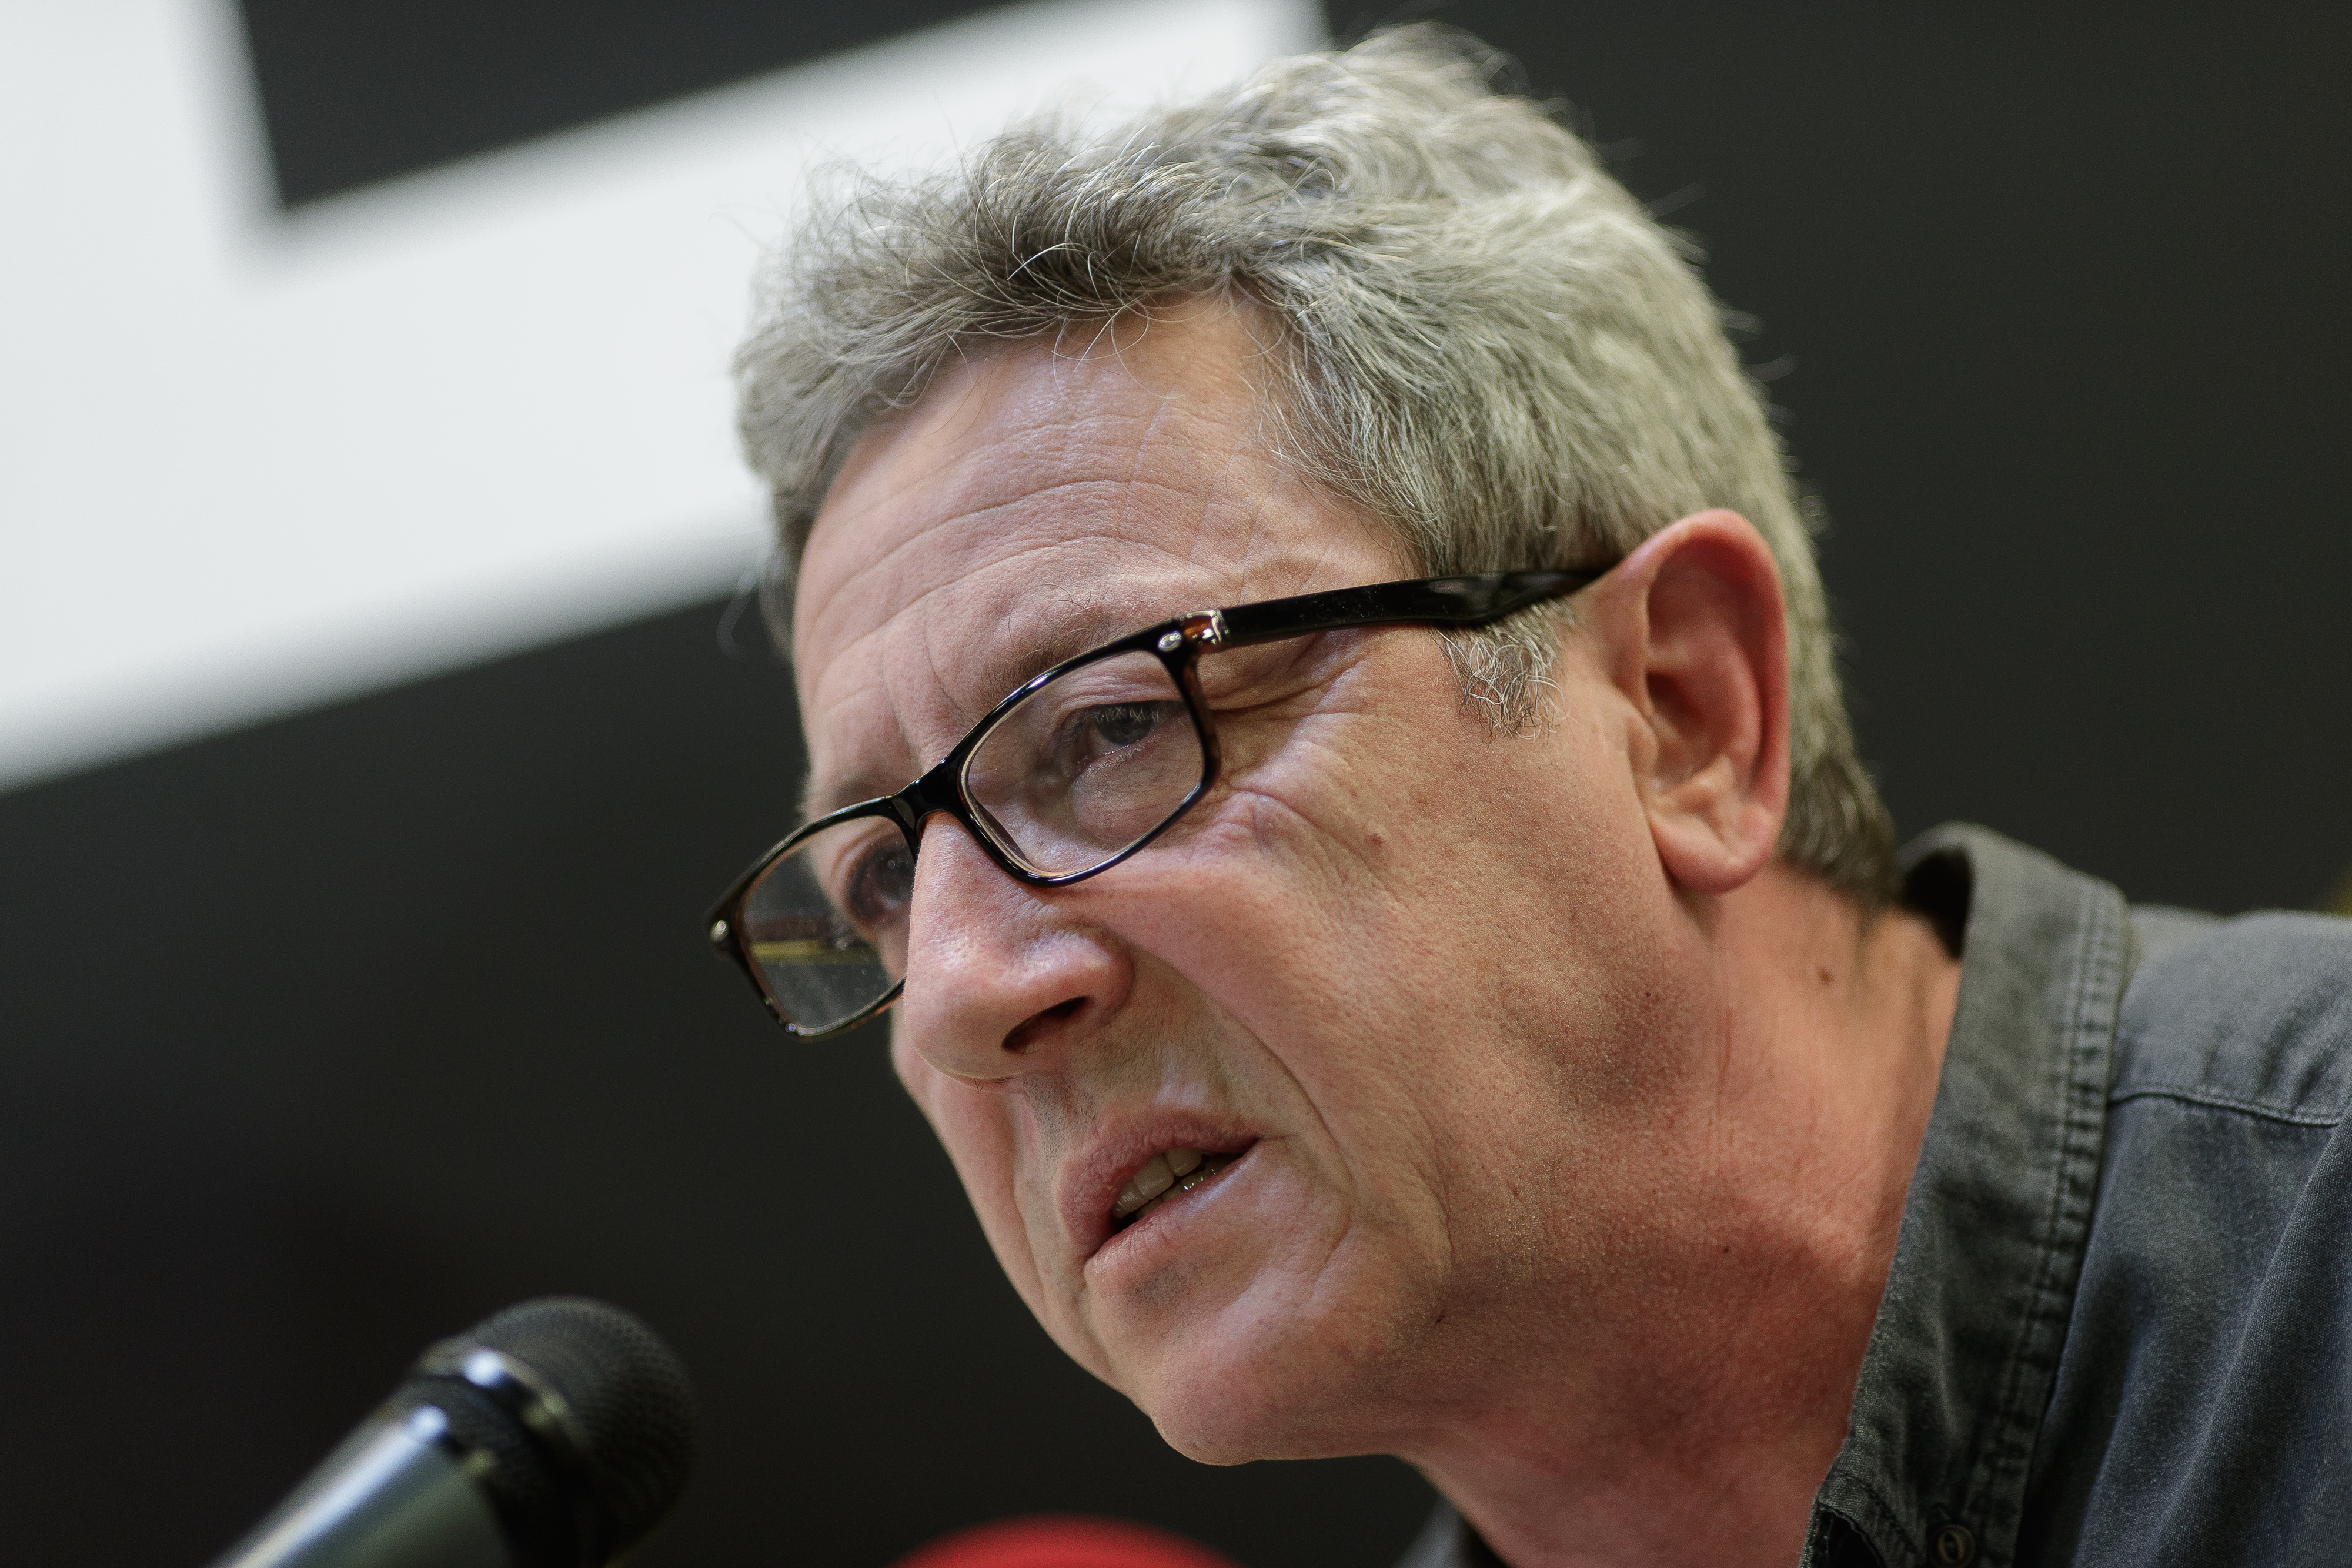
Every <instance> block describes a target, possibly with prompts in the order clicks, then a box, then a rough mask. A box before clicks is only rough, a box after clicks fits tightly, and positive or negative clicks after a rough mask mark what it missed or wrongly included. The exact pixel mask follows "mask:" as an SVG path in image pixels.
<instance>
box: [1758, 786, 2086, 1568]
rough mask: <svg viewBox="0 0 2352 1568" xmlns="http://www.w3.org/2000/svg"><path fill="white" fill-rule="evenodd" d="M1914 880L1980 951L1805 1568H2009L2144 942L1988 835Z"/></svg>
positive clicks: (1968, 955)
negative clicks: (1868, 1564) (2125, 997)
mask: <svg viewBox="0 0 2352 1568" xmlns="http://www.w3.org/2000/svg"><path fill="white" fill-rule="evenodd" d="M1903 868H1904V885H1905V891H1906V902H1908V903H1910V904H1913V905H1914V906H1915V907H1917V908H1919V909H1920V910H1921V912H1922V913H1924V914H1927V915H1928V916H1929V918H1931V919H1935V920H1937V921H1938V923H1939V925H1940V927H1941V928H1942V929H1944V930H1945V931H1946V932H1947V933H1948V934H1949V933H1951V932H1953V931H1955V930H1959V931H1963V932H1964V936H1963V946H1962V950H1961V951H1962V959H1963V962H1962V967H1961V971H1960V988H1959V998H1958V1005H1957V1007H1956V1009H1955V1010H1954V1013H1953V1018H1952V1031H1951V1037H1950V1040H1949V1043H1948V1046H1947V1047H1946V1051H1945V1058H1944V1071H1943V1077H1942V1080H1941V1082H1940V1083H1939V1084H1938V1086H1937V1092H1936V1105H1935V1110H1934V1113H1933V1114H1932V1115H1931V1116H1930V1118H1929V1120H1928V1124H1927V1138H1926V1141H1925V1143H1924V1144H1923V1145H1922V1146H1921V1149H1920V1152H1919V1164H1918V1166H1917V1168H1916V1171H1915V1172H1914V1174H1913V1176H1912V1179H1911V1190H1910V1195H1909V1197H1908V1198H1907V1199H1906V1202H1905V1205H1904V1210H1903V1225H1902V1228H1901V1231H1900V1232H1899V1234H1898V1236H1897V1238H1896V1240H1895V1261H1894V1266H1893V1268H1892V1270H1890V1271H1889V1274H1888V1277H1887V1281H1886V1293H1885V1297H1884V1298H1883V1299H1882V1300H1881V1301H1880V1303H1879V1309H1878V1321H1877V1322H1876V1325H1875V1326H1874V1328H1873V1330H1872V1331H1871V1337H1870V1344H1869V1348H1868V1350H1867V1351H1866V1353H1865V1354H1864V1359H1863V1366H1862V1376H1861V1381H1860V1383H1859V1384H1858V1385H1857V1386H1856V1388H1855V1391H1854V1399H1853V1416H1852V1420H1851V1423H1850V1425H1849V1427H1848V1431H1847V1437H1846V1441H1845V1445H1844V1447H1843V1448H1842V1449H1841V1450H1840V1451H1839V1454H1838V1457H1837V1459H1836V1461H1835V1462H1834V1463H1833V1464H1832V1466H1831V1467H1830V1472H1829V1475H1828V1478H1827V1479H1825V1480H1824V1481H1823V1482H1822V1488H1821V1491H1820V1492H1819V1494H1818V1495H1817V1497H1816V1499H1815V1502H1814V1510H1813V1528H1812V1531H1811V1537H1810V1538H1809V1540H1808V1542H1807V1544H1806V1549H1805V1557H1804V1562H1805V1563H1807V1564H1808V1565H1817V1568H1831V1565H1832V1564H1838V1563H1843V1562H1847V1561H1851V1560H1853V1544H1854V1542H1853V1538H1854V1537H1857V1536H1858V1537H1859V1538H1860V1540H1861V1541H1862V1542H1866V1543H1867V1544H1868V1546H1869V1547H1870V1548H1871V1549H1872V1550H1873V1551H1874V1552H1875V1553H1876V1555H1877V1557H1878V1559H1879V1561H1880V1562H1881V1563H1884V1564H1885V1568H1926V1565H1928V1564H1935V1565H1937V1568H1946V1565H1949V1568H1962V1565H1975V1568H2006V1565H2007V1564H2008V1563H2010V1562H2011V1558H2012V1556H2013V1555H2014V1552H2015V1548H2016V1542H2017V1529H2018V1519H2019V1514H2020V1512H2021V1508H2022V1505H2023V1498H2024V1490H2025V1479H2026V1469H2027V1466H2028V1465H2029V1463H2030V1462H2031V1460H2032V1456H2033V1445H2034V1440H2035V1438H2036V1437H2037V1436H2038V1434H2039V1433H2040V1430H2041V1426H2042V1412H2043V1410H2044V1409H2045V1408H2046V1407H2047V1406H2048V1405H2049V1402H2050V1391H2051V1386H2052V1382H2053V1378H2054V1377H2055V1375H2056V1373H2057V1367H2058V1356H2059V1352H2060V1350H2061V1349H2062V1347H2063V1343H2064V1341H2065V1334H2066V1322H2067V1318H2068V1316H2069V1314H2070V1313H2071V1312H2072V1311H2073V1307H2074V1284H2075V1281H2076V1279H2077V1277H2078V1276H2079V1274H2080V1272H2081V1269H2082V1259H2083V1249H2084V1241H2085V1240H2086V1239H2087V1237H2088V1234H2089V1230H2090V1221H2091V1204H2092V1199H2093V1197H2094V1196H2095V1189H2096V1186H2097V1181H2098V1171H2099V1153H2100V1145H2101V1144H2102V1142H2103V1140H2104V1138H2105V1128H2106V1091H2107V1082H2108V1078H2109V1073H2110V1071H2111V1062H2112V1057H2113V1047H2114V1041H2115V1030H2116V1010H2117V1008H2118V1006H2119V1005H2120V1002H2121V999H2122V994H2123V988H2124V983H2125V981H2126V978H2127V977H2128V974H2129V968H2130V963H2131V956H2132V937H2131V925H2130V921H2129V918H2128V915H2127V912H2126V907H2125V904H2124V901H2123V896H2122V894H2119V893H2117V892H2116V890H2115V889H2114V888H2113V887H2110V886H2108V885H2107V884H2106V883H2103V882H2099V881H2097V880H2096V879H2095V878H2092V877H2087V876H2084V875H2082V874H2081V873H2076V872H2073V871H2069V870H2067V869H2066V868H2065V867H2064V866H2062V865H2060V864H2059V863H2058V862H2055V861H2053V860H2051V859H2050V858H2049V857H2047V856H2045V855H2042V854H2039V853H2037V852H2034V851H2032V850H2029V849H2026V848H2024V847H2023V846H2021V845H2019V844H2015V843H2012V842H2011V841H2008V840H2006V839H2004V838H2001V837H2000V836H1999V835H1998V834H1995V833H1991V832H1989V831H1985V830H1984V829H1981V828H1970V827H1962V826H1953V827H1945V828H1939V829H1937V830H1936V831H1933V832H1931V833H1928V834H1927V835H1926V836H1925V837H1923V838H1921V839H1919V840H1918V841H1916V842H1915V843H1913V844H1912V845H1911V846H1910V847H1909V848H1908V849H1906V851H1905V852H1904V855H1903ZM1963 911H1964V912H1965V914H1964V915H1963V913H1962V912H1963ZM1963 920H1964V922H1965V924H1964V925H1963Z"/></svg>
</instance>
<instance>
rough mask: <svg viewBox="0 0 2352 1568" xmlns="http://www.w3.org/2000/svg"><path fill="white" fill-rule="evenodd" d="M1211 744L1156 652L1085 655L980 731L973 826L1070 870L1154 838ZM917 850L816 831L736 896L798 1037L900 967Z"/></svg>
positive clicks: (1033, 862) (887, 836) (1189, 789)
mask: <svg viewBox="0 0 2352 1568" xmlns="http://www.w3.org/2000/svg"><path fill="white" fill-rule="evenodd" d="M1207 772H1208V762H1207V752H1206V750H1205V748H1204V747H1202V742H1201V735H1200V731H1199V729H1198V728H1196V727H1195V726H1194V725H1193V722H1192V711H1191V709H1190V708H1189V707H1187V706H1186V705H1185V702H1184V697H1183V694H1182V693H1181V691H1180V690H1178V688H1177V685H1176V683H1175V681H1174V680H1173V679H1172V678H1171V676H1170V674H1169V673H1168V670H1167V667H1166V666H1165V665H1164V664H1161V663H1160V660H1159V659H1158V658H1157V657H1156V656H1154V655H1153V654H1150V653H1119V654H1115V655H1113V656H1111V657H1109V658H1107V659H1097V660H1095V661H1093V662H1092V663H1090V664H1082V665H1080V666H1078V667H1077V668H1076V669H1075V670H1072V671H1070V672H1069V673H1068V674H1065V675H1062V676H1060V677H1058V678H1056V679H1055V680H1053V681H1049V682H1047V683H1046V684H1045V685H1043V686H1041V687H1039V688H1038V689H1037V690H1036V691H1034V692H1032V693H1031V694H1029V695H1028V696H1027V697H1026V698H1025V699H1024V700H1023V701H1022V702H1020V703H1019V704H1017V705H1016V706H1013V707H1012V708H1010V709H1008V710H1007V711H1006V712H1005V713H1004V714H1003V715H1002V716H1000V717H999V718H998V720H997V722H996V723H995V724H994V725H993V726H992V727H991V728H990V729H989V730H988V732H987V733H986V734H985V735H984V736H982V738H981V740H980V743H979V745H978V746H977V747H974V748H973V750H972V752H971V756H970V758H968V760H967V762H966V764H965V768H964V773H963V785H964V794H965V798H966V800H968V801H969V803H970V804H971V808H972V815H973V817H974V819H975V820H976V821H977V822H978V824H979V826H980V828H981V831H983V832H985V833H987V834H988V836H989V837H990V838H991V839H992V840H993V841H995V843H996V846H997V847H998V848H999V849H1000V850H1001V851H1003V852H1004V854H1005V855H1006V856H1007V857H1009V858H1010V859H1012V860H1013V861H1014V862H1016V863H1018V864H1020V865H1021V866H1023V867H1024V868H1025V869H1027V870H1028V871H1030V872H1031V873H1034V874H1036V875H1040V876H1071V875H1076V873H1081V872H1087V871H1091V870H1093V869H1095V868H1096V867H1097V866H1099V865H1101V864H1103V863H1104V862H1107V861H1110V860H1113V859H1116V858H1117V857H1118V855H1120V854H1122V853H1124V852H1126V851H1127V850H1129V849H1130V848H1132V847H1133V846H1134V845H1136V844H1137V843H1139V842H1140V841H1142V840H1144V839H1147V838H1149V837H1150V836H1151V835H1152V834H1153V833H1154V832H1156V831H1159V829H1160V827H1161V826H1163V825H1164V824H1165V823H1166V822H1167V821H1169V820H1170V819H1171V818H1172V817H1173V816H1174V815H1175V814H1176V813H1177V812H1178V811H1180V810H1182V809H1183V807H1184V804H1185V802H1186V801H1187V800H1190V799H1191V797H1192V793H1193V791H1194V790H1195V789H1198V788H1199V787H1200V785H1201V783H1202V780H1203V779H1204V778H1205V776H1206V774H1207ZM914 872H915V865H914V855H913V853H912V852H911V850H910V849H909V847H908V843H907V841H906V837H905V835H904V834H903V833H901V832H900V831H899V830H898V824H897V822H896V821H892V820H891V819H889V818H887V817H859V818H854V819H852V820H851V821H846V822H842V823H837V824H835V826H833V827H830V828H826V829H824V830H821V831H818V832H816V833H814V834H812V835H810V837H809V838H807V839H806V840H803V841H802V842H801V843H799V844H797V845H795V846H794V847H793V850H792V852H790V853H788V854H786V855H784V856H783V857H782V858H781V859H779V860H778V861H777V862H775V863H774V864H773V865H772V866H770V867H769V868H768V870H767V871H766V872H764V873H761V876H760V877H759V879H758V880H757V881H755V882H754V883H752V884H751V888H750V890H749V891H748V892H746V893H745V894H744V896H743V902H742V905H741V916H740V921H739V923H738V924H739V926H740V939H741V940H742V941H743V943H744V944H745V946H746V948H747V949H748V951H749V952H750V954H751V961H752V966H753V967H754V968H755V969H756V970H757V971H758V974H759V976H760V980H761V985H762V986H763V987H764V988H766V990H767V993H768V996H769V998H770V999H771V1000H772V1001H773V1002H774V1003H775V1004H776V1007H777V1009H778V1010H779V1011H781V1012H782V1014H783V1015H784V1016H785V1017H786V1018H787V1019H790V1020H791V1021H792V1022H793V1025H794V1026H795V1027H797V1028H798V1029H799V1030H801V1031H802V1032H803V1033H818V1032H822V1031H824V1030H830V1029H835V1028H838V1027H840V1026H841V1025H842V1024H844V1023H846V1022H848V1021H849V1020H850V1019H855V1018H856V1016H857V1015H858V1014H859V1013H861V1012H864V1011H865V1010H866V1009H869V1008H871V1007H873V1006H874V1005H875V1004H877V1002H879V1001H881V1000H882V999H883V998H885V997H886V996H887V995H888V994H889V992H890V989H891V988H893V987H894V986H896V985H898V983H899V981H900V980H902V979H903V978H904V977H905V976H906V952H907V919H908V914H907V910H908V899H909V898H910V896H911V895H912V893H913V890H914Z"/></svg>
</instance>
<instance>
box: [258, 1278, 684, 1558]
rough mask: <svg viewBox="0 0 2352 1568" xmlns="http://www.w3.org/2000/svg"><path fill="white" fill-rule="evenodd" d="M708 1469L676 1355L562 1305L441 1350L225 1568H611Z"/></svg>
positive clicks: (614, 1310)
mask: <svg viewBox="0 0 2352 1568" xmlns="http://www.w3.org/2000/svg"><path fill="white" fill-rule="evenodd" d="M693 1464H694V1402H693V1394H692V1391H691V1389H690V1388H689V1387H688V1384H687V1379H686V1368H685V1367H684V1366H683V1365H682V1364H680V1363H679V1361H678V1359H677V1354H675V1353H674V1352H673V1351H671V1349H670V1348H669V1346H667V1344H664V1343H662V1342H661V1339H660V1337H659V1336H658V1335H656V1333H654V1332H653V1330H651V1329H649V1328H647V1327H646V1325H645V1324H643V1323H641V1322H638V1321H637V1320H636V1319H635V1318H634V1317H631V1316H630V1315H629V1314H628V1313H626V1312H623V1311H621V1309H620V1308H618V1307H613V1306H607V1305H605V1304H604V1302H602V1301H587V1300H584V1299H583V1298H580V1297H576V1296H549V1297H547V1298H545V1299H543V1300H541V1301H525V1302H523V1303H521V1304H520V1306H512V1307H509V1308H508V1309H507V1310H506V1311H504V1312H499V1313H497V1314H495V1315H493V1316H491V1317H489V1318H487V1319H485V1320H483V1321H482V1322H479V1323H478V1324H476V1325H475V1326H474V1327H473V1328H472V1329H470V1330H468V1331H467V1332H466V1333H462V1334H459V1335H458V1336H457V1337H456V1338H455V1339H446V1340H443V1341H442V1342H441V1343H438V1344H436V1345H434V1346H433V1347H432V1348H431V1349H429V1350H427V1351H426V1352H425V1355H424V1358H423V1359H422V1360H420V1361H418V1362H417V1364H416V1365H415V1368H414V1369H412V1370H411V1371H410V1373H409V1375H408V1379H407V1381H406V1382H404V1383H403V1384H402V1385H400V1386H399V1387H398V1388H396V1389H394V1391H393V1395H392V1397H391V1398H390V1399H389V1400H387V1401H386V1402H385V1403H384V1405H383V1408H382V1409H380V1410H378V1411H377V1412H376V1413H375V1414H374V1415H373V1416H371V1417H369V1418H368V1419H367V1420H366V1421H364V1422H362V1424H361V1425H360V1427H359V1429H358V1430H356V1431H354V1432H353V1433H352V1435H351V1436H350V1437H347V1438H345V1439H344V1440H343V1444H342V1446H341V1448H337V1449H336V1450H335V1451H334V1452H333V1453H332V1454H331V1455H329V1456H328V1457H327V1461H326V1462H325V1463H324V1464H322V1465H320V1467H319V1468H318V1469H316V1470H313V1471H312V1472H311V1473H310V1479H307V1480H305V1481H304V1482H303V1483H302V1484H301V1485H300V1486H299V1487H298V1488H296V1489H295V1490H294V1493H293V1495H292V1496H290V1497H289V1498H288V1499H287V1500H285V1501H284V1502H283V1503H280V1504H279V1505H278V1511H276V1512H275V1513H273V1514H271V1515H270V1516H269V1517H268V1519H266V1520H264V1521H261V1523H260V1524H259V1525H257V1526H256V1527H255V1529H254V1531H253V1533H252V1534H250V1535H248V1536H247V1537H246V1538H245V1539H244V1540H243V1541H241V1542H238V1543H237V1544H236V1547H235V1548H233V1549H232V1550H231V1551H230V1552H229V1553H228V1555H227V1556H226V1557H224V1558H222V1559H221V1560H220V1561H219V1562H218V1563H215V1564H214V1568H606V1565H607V1564H609V1563H614V1562H615V1561H616V1560H618V1559H619V1558H620V1556H621V1555H622V1554H623V1553H624V1552H627V1551H628V1550H629V1549H630V1548H631V1547H633V1546H635V1544H636V1543H637V1542H639V1541H641V1540H643V1539H644V1538H645V1536H646V1532H647V1531H650V1530H652V1529H653V1527H654V1526H655V1525H656V1524H658V1523H659V1522H660V1521H661V1519H662V1516H663V1515H664V1514H666V1513H667V1512H668V1511H669V1510H670V1506H671V1505H672V1504H673V1503H675V1502H677V1495H678V1493H679V1492H680V1491H682V1490H685V1487H686V1478H687V1473H688V1471H689V1470H690V1469H692V1468H693Z"/></svg>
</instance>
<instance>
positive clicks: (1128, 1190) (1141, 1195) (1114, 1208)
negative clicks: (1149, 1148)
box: [1110, 1149, 1207, 1219]
mask: <svg viewBox="0 0 2352 1568" xmlns="http://www.w3.org/2000/svg"><path fill="white" fill-rule="evenodd" d="M1206 1157H1207V1156H1206V1155H1203V1154H1202V1152H1201V1151H1200V1150H1198V1149H1170V1150H1168V1151H1167V1152H1166V1153H1164V1154H1157V1155H1152V1156H1151V1157H1150V1159H1148V1160H1146V1161H1144V1162H1143V1168H1142V1169H1141V1170H1139V1171H1137V1172H1136V1173H1135V1174H1134V1175H1133V1176H1129V1177H1128V1178H1127V1185H1126V1186H1123V1187H1120V1188H1119V1189H1118V1202H1116V1203H1114V1204H1112V1205H1111V1206H1110V1213H1111V1218H1113V1219H1124V1218H1127V1217H1128V1216H1129V1215H1130V1214H1133V1213H1134V1212H1135V1211H1136V1210H1137V1209H1139V1208H1141V1207H1143V1206H1144V1205H1145V1204H1147V1203H1150V1201H1151V1200H1152V1199H1153V1198H1155V1197H1159V1196H1160V1194H1161V1193H1163V1192H1166V1191H1167V1190H1168V1189H1169V1188H1170V1187H1171V1186H1175V1185H1176V1183H1177V1181H1178V1179H1179V1178H1180V1177H1182V1176H1190V1175H1192V1172H1193V1171H1194V1170H1195V1169H1196V1168H1197V1167H1198V1166H1200V1164H1201V1162H1202V1160H1203V1159H1205V1158H1206Z"/></svg>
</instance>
